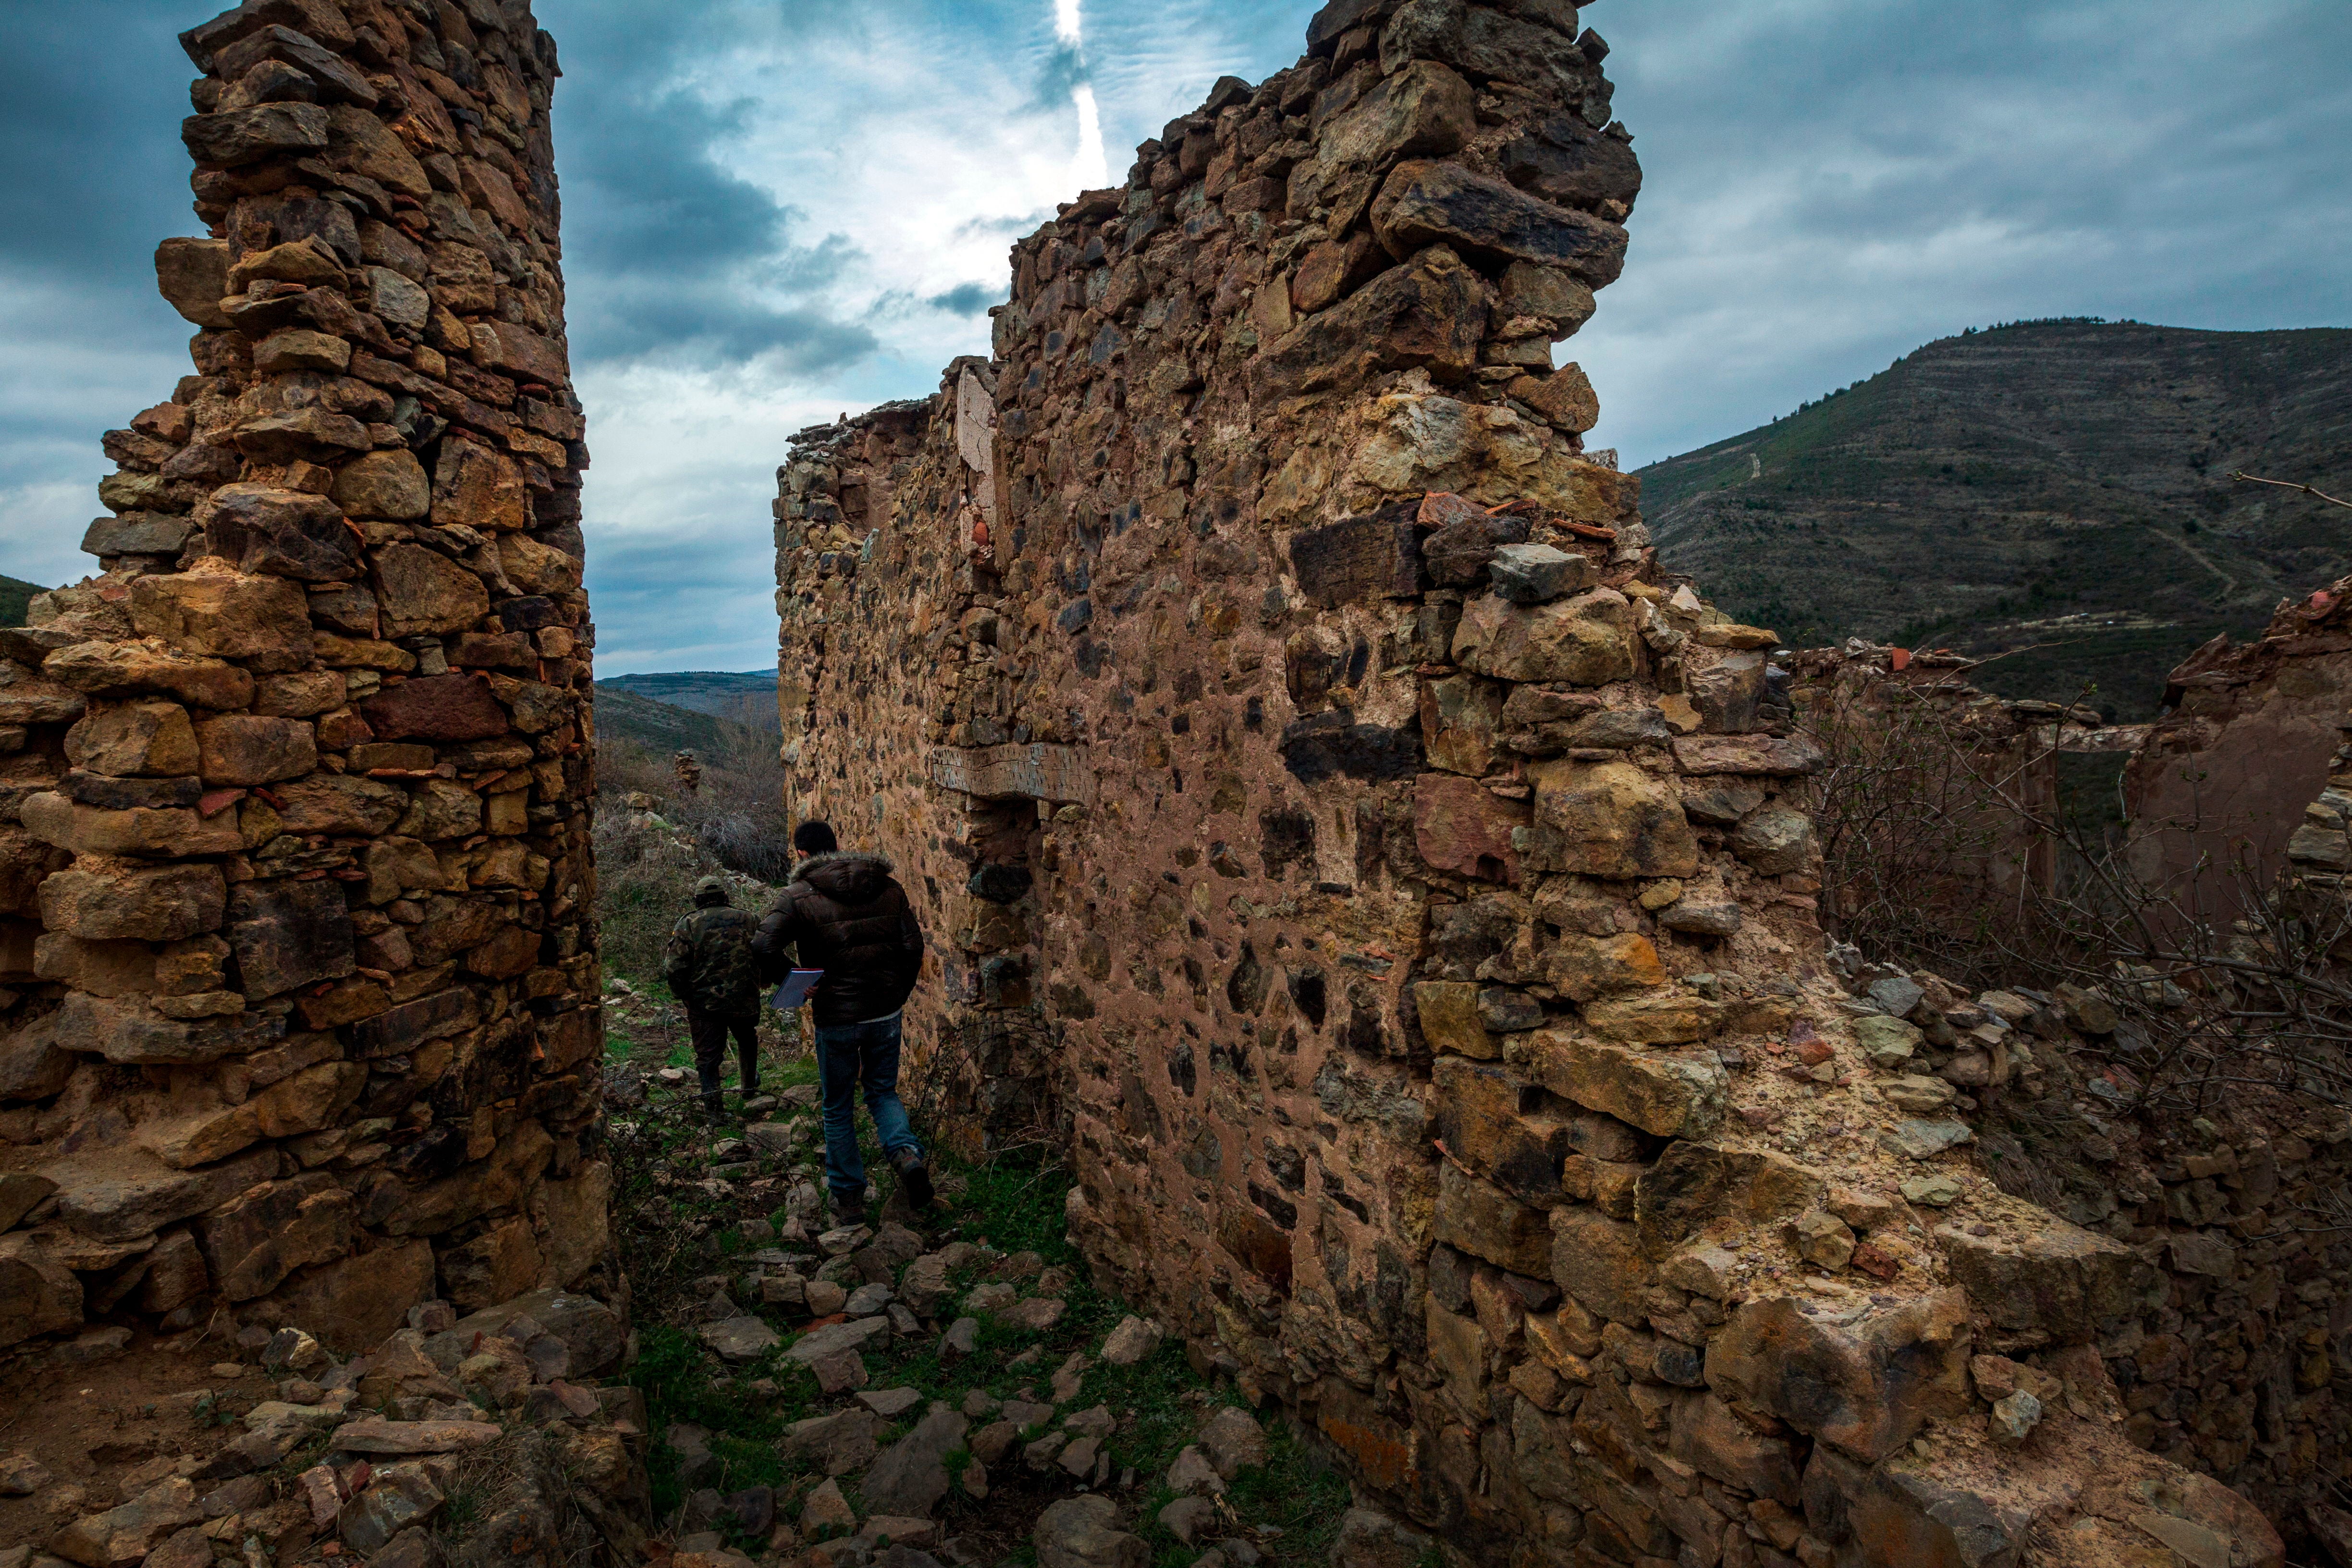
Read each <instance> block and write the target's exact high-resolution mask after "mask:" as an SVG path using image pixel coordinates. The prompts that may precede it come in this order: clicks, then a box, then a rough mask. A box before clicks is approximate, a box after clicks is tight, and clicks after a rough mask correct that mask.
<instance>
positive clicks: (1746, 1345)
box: [1706, 1290, 1969, 1464]
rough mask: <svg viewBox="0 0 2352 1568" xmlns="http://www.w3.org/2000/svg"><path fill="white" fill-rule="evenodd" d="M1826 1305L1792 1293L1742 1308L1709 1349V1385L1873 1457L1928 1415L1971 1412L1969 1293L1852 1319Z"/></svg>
mask: <svg viewBox="0 0 2352 1568" xmlns="http://www.w3.org/2000/svg"><path fill="white" fill-rule="evenodd" d="M1819 1310H1820V1309H1819V1308H1818V1306H1816V1304H1815V1303H1812V1302H1810V1301H1798V1300H1792V1299H1790V1298H1789V1297H1785V1296H1775V1297H1768V1298H1764V1299H1761V1300H1751V1301H1748V1302H1747V1303H1746V1304H1744V1305H1742V1306H1741V1307H1740V1308H1739V1309H1738V1310H1736V1311H1734V1312H1733V1313H1732V1314H1731V1319H1730V1321H1729V1322H1727V1324H1725V1325H1724V1328H1723V1331H1721V1332H1720V1333H1719V1334H1717V1336H1716V1338H1715V1340H1714V1342H1712V1343H1711V1344H1710V1345H1709V1346H1708V1347H1707V1354H1706V1381H1707V1385H1708V1386H1709V1387H1710V1388H1712V1389H1713V1390H1714V1391H1715V1392H1716V1393H1717V1394H1722V1395H1724V1396H1725V1397H1726V1398H1729V1399H1734V1400H1738V1401H1741V1402H1744V1403H1746V1404H1748V1405H1753V1406H1755V1407H1756V1408H1757V1409H1759V1410H1762V1411H1765V1412H1767V1413H1769V1414H1770V1415H1777V1416H1779V1417H1780V1419H1781V1420H1783V1421H1786V1422H1787V1423H1788V1424H1789V1425H1790V1426H1794V1427H1795V1428H1796V1429H1797V1430H1798V1431H1800V1432H1802V1433H1805V1434H1806V1435H1808V1436H1812V1437H1815V1438H1818V1439H1819V1440H1821V1441H1822V1443H1825V1444H1828V1445H1829V1446H1831V1447H1834V1448H1836V1449H1839V1450H1841V1451H1842V1452H1843V1453H1845V1454H1848V1455H1851V1456H1852V1457H1853V1458H1856V1459H1860V1460H1862V1461H1863V1462H1864V1463H1865V1464H1875V1463H1877V1462H1878V1461H1879V1460H1881V1459H1883V1458H1886V1457H1887V1456H1888V1455H1890V1454H1892V1453H1894V1452H1895V1450H1896V1449H1898V1448H1900V1447H1903V1445H1905V1444H1906V1443H1908V1442H1909V1441H1910V1440H1911V1438H1912V1437H1913V1436H1915V1435H1916V1433H1917V1432H1918V1430H1919V1428H1920V1427H1921V1426H1925V1425H1926V1424H1927V1420H1928V1418H1929V1417H1930V1416H1944V1417H1951V1416H1957V1415H1962V1414H1965V1413H1966V1411H1967V1410H1968V1408H1969V1391H1968V1357H1969V1329H1968V1300H1967V1298H1966V1296H1965V1295H1964V1294H1963V1293H1962V1292H1960V1291H1958V1290H1945V1291H1941V1292H1938V1293H1937V1294H1936V1295H1932V1296H1925V1297H1919V1298H1916V1299H1914V1300H1910V1301H1908V1302H1906V1303H1903V1304H1901V1305H1898V1306H1895V1307H1891V1308H1886V1309H1882V1310H1875V1311H1872V1312H1870V1313H1867V1314H1866V1315H1864V1316H1863V1317H1862V1318H1860V1319H1858V1320H1856V1321H1852V1322H1837V1321H1827V1320H1825V1319H1823V1318H1822V1317H1817V1316H1815V1315H1814V1314H1815V1313H1816V1312H1818V1311H1819Z"/></svg>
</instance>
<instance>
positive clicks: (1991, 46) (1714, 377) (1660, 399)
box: [1562, 0, 2352, 462]
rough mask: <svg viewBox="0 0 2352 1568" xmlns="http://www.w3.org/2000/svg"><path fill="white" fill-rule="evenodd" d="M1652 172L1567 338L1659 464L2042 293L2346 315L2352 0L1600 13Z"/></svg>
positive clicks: (1871, 2)
mask: <svg viewBox="0 0 2352 1568" xmlns="http://www.w3.org/2000/svg"><path fill="white" fill-rule="evenodd" d="M1588 16H1589V19H1591V21H1592V22H1593V23H1594V25H1595V26H1598V27H1599V28H1600V29H1601V32H1602V33H1603V34H1605V35H1607V36H1608V37H1609V40H1610V42H1611V43H1612V45H1613V46H1614V47H1615V52H1614V53H1613V54H1612V56H1611V57H1610V60H1609V69H1610V73H1611V75H1612V77H1613V78H1615V79H1616V80H1617V82H1618V84H1619V91H1618V94H1617V100H1616V110H1617V113H1618V115H1619V117H1620V118H1622V120H1623V121H1625V122H1626V123H1627V124H1628V125H1629V126H1631V127H1632V128H1633V131H1634V132H1635V134H1636V141H1635V143H1634V146H1635V150H1636V152H1638V153H1640V154H1641V157H1642V162H1643V168H1644V170H1645V171H1646V172H1647V176H1648V180H1647V184H1646V187H1645V189H1644V191H1643V198H1642V203H1641V205H1640V208H1639V210H1637V211H1636V213H1635V214H1634V216H1633V225H1632V227H1633V254H1632V257H1631V258H1630V261H1629V264H1628V267H1627V269H1626V275H1625V278H1624V280H1623V281H1622V282H1621V283H1619V284H1617V285H1616V286H1615V287H1613V288H1612V289H1610V290H1609V291H1608V292H1607V293H1606V294H1605V295H1603V296H1602V299H1601V313H1600V315H1599V316H1598V317H1597V318H1596V319H1595V321H1594V322H1593V324H1592V326H1591V327H1590V328H1588V329H1587V331H1586V332H1585V333H1584V334H1583V335H1582V336H1580V337H1579V338H1577V339H1575V340H1574V341H1573V342H1570V343H1569V344H1567V345H1564V346H1563V350H1562V353H1563V356H1567V355H1573V356H1574V357H1576V358H1577V359H1579V360H1580V361H1581V362H1582V363H1584V365H1585V366H1586V368H1587V369H1588V370H1589V371H1591V373H1592V374H1593V376H1594V380H1595V383H1596V384H1597V385H1599V386H1600V387H1601V395H1602V400H1603V423H1602V427H1601V430H1600V431H1599V432H1598V433H1597V436H1598V438H1599V439H1600V440H1601V441H1603V442H1609V443H1614V444H1617V445H1619V446H1621V447H1622V448H1623V449H1624V456H1625V458H1626V459H1627V460H1628V461H1629V462H1646V461H1650V460H1653V459H1654V458H1660V457H1664V456H1666V455H1667V454H1669V453H1671V452H1674V451H1680V450H1685V449H1688V448H1689V447H1696V446H1698V445H1701V444H1703V443H1705V442H1707V441H1711V440H1716V439H1719V438H1721V437H1725V436H1727V435H1730V434H1733V433H1735V432H1737V431H1738V430H1740V429H1742V428H1744V427H1747V426H1751V425H1757V424H1761V423H1763V422H1764V421H1766V420H1768V419H1769V418H1771V417H1772V416H1775V415H1778V414H1781V413H1785V412H1786V411H1787V410H1788V409H1790V407H1792V406H1794V405H1796V404H1797V403H1798V402H1799V401H1800V400H1801V399H1803V398H1806V397H1811V396H1817V395H1820V394H1821V393H1822V392H1823V391H1825V390H1827V389H1828V388H1830V387H1832V386H1838V385H1843V384H1847V383H1849V382H1852V381H1853V380H1854V379H1856V378H1857V377H1860V376H1866V375H1868V374H1872V373H1874V372H1875V371H1877V370H1879V369H1881V368H1883V367H1884V366H1885V364H1886V363H1887V362H1888V361H1889V360H1891V359H1893V358H1895V357H1896V356H1897V355H1900V354H1903V353H1908V352H1909V351H1910V350H1912V349H1914V348H1916V347H1917V346H1919V345H1920V344H1921V343H1923V342H1927V341H1930V340H1932V339H1934V338H1937V337H1939V336H1943V335H1945V334H1948V333H1952V332H1957V331H1960V330H1961V329H1962V328H1964V327H1967V326H1970V325H1984V324H1988V323H1990V322H1991V321H2000V320H2010V319H2016V318H2021V317H2036V316H2049V315H2062V314H2085V315H2100V316H2107V317H2126V316H2130V317H2136V318H2139V319H2143V320H2151V321H2167V322H2172V323H2176V324H2179V325H2185V326H2200V327H2211V328H2225V329H2250V328H2257V327H2272V326H2303V325H2321V324H2342V323H2343V322H2345V321H2347V320H2352V288H2348V287H2347V268H2346V266H2345V263H2344V261H2343V251H2342V247H2341V245H2340V242H2339V241H2337V240H2336V238H2335V237H2336V236H2337V235H2340V233H2341V232H2342V230H2343V227H2344V226H2345V225H2346V223H2347V220H2352V179H2347V175H2352V81H2347V78H2346V77H2345V74H2344V72H2343V71H2342V68H2341V62H2342V61H2343V60H2344V59H2345V58H2347V55H2352V7H2347V6H2344V5H2340V4H2336V3H2335V0H2245V3H2242V4H2239V5H2231V6H2225V7H2213V6H2209V5H2196V4H2191V3H2189V0H2134V3H2131V4H2122V3H2117V0H2081V3H2075V4H2063V5H2061V4H2053V3H2051V0H1987V3H1986V4H1983V5H1975V6H1970V7H1966V8H1957V7H1951V6H1948V5H1937V4H1929V3H1926V0H1899V3H1895V4H1887V3H1884V0H1784V3H1782V4H1780V5H1773V6H1770V7H1762V8H1759V7H1727V6H1724V5H1719V4H1716V3H1714V0H1649V3H1647V4H1644V5H1641V6H1638V7H1628V8H1626V9H1624V10H1622V11H1620V10H1618V9H1617V8H1615V7H1600V6H1596V7H1595V8H1594V9H1593V10H1592V11H1591V12H1590V13H1589V14H1588Z"/></svg>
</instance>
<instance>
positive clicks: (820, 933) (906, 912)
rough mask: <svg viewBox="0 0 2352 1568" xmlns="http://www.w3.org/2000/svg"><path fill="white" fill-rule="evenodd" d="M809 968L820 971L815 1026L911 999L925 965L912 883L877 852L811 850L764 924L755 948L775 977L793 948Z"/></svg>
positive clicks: (853, 1020)
mask: <svg viewBox="0 0 2352 1568" xmlns="http://www.w3.org/2000/svg"><path fill="white" fill-rule="evenodd" d="M793 948H797V949H798V950H799V953H800V957H799V964H800V967H801V968H803V969H822V970H824V979H823V980H820V981H818V982H817V986H816V999H815V1000H816V1022H817V1026H818V1027H819V1028H823V1029H830V1028H835V1027H837V1026H840V1025H843V1024H862V1023H865V1022H866V1020H867V1019H869V1018H884V1017H887V1016H890V1015H891V1014H893V1013H895V1012H897V1011H898V1009H899V1008H900V1007H903V1006H905V1005H906V1003H907V997H908V994H911V993H912V992H913V991H914V989H915V977H916V976H917V975H918V974H919V973H921V971H922V967H923V930H922V927H920V926H919V925H917V924H916V923H915V911H914V909H913V907H912V906H911V905H909V904H908V902H907V892H906V889H903V888H901V887H899V886H898V883H897V881H895V880H894V879H892V878H891V875H890V862H889V861H887V860H886V859H884V858H882V857H881V856H879V855H861V854H856V853H852V852H849V851H836V852H835V853H832V854H827V855H812V856H810V857H809V858H807V859H805V860H803V861H802V862H801V863H800V868H798V869H797V870H795V871H794V872H793V879H792V880H791V881H790V882H788V883H786V884H785V885H784V890H783V894H782V897H780V898H778V899H777V900H776V907H775V908H774V909H773V910H771V911H770V912H769V915H768V918H767V919H765V920H763V921H761V922H760V930H759V931H758V933H757V934H755V935H754V936H753V937H752V938H751V952H753V953H754V954H755V955H757V957H758V958H759V961H760V964H761V970H762V972H763V973H765V974H766V975H767V976H768V977H769V979H770V980H771V982H772V981H774V980H780V979H782V977H783V973H784V971H785V969H786V967H787V964H786V963H785V959H786V956H787V952H788V950H791V949H793Z"/></svg>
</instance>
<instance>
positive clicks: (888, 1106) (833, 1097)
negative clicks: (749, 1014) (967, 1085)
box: [816, 1014, 923, 1195]
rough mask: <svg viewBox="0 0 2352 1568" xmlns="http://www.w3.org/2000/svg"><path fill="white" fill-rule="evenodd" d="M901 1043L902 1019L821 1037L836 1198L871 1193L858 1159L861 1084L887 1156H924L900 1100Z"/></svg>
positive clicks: (827, 1169) (819, 1062)
mask: <svg viewBox="0 0 2352 1568" xmlns="http://www.w3.org/2000/svg"><path fill="white" fill-rule="evenodd" d="M898 1040H899V1034H898V1015H897V1014H893V1015H891V1016H889V1017H887V1018H876V1019H872V1020H870V1021H869V1022H866V1023H863V1024H844V1025H841V1026H838V1027H836V1028H831V1029H824V1028H820V1029H819V1030H817V1032H816V1068H817V1079H818V1081H819V1082H820V1083H821V1084H822V1085H823V1086H824V1179H825V1184H826V1185H828V1186H830V1187H832V1188H833V1190H834V1191H835V1192H836V1193H842V1194H849V1193H856V1194H860V1195H863V1194H864V1193H865V1191H866V1163H865V1162H864V1161H863V1160H861V1159H859V1158H858V1157H857V1085H858V1083H859V1082H860V1081H861V1080H863V1081H864V1083H865V1085H866V1110H867V1111H868V1112H869V1113H871V1114H872V1116H873V1118H874V1135H875V1137H876V1138H877V1140H879V1141H880V1142H881V1144H882V1152H883V1153H885V1154H886V1155H889V1154H896V1153H898V1151H899V1150H901V1149H911V1150H913V1151H914V1152H916V1153H917V1154H920V1153H921V1152H923V1146H922V1145H921V1144H920V1143H918V1142H916V1141H915V1132H914V1129H913V1128H912V1127H910V1126H908V1122H907V1107H906V1105H905V1104H904V1103H903V1102H901V1101H900V1100H899V1099H898Z"/></svg>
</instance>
